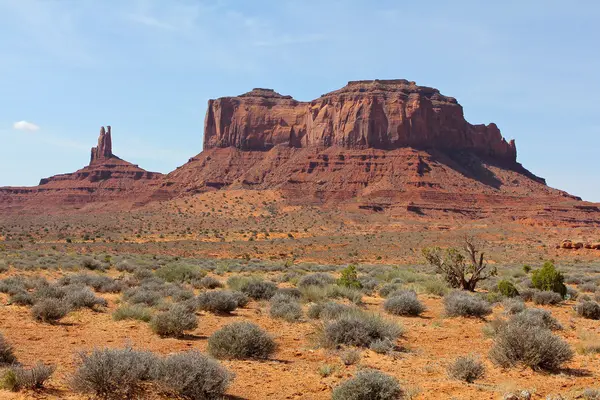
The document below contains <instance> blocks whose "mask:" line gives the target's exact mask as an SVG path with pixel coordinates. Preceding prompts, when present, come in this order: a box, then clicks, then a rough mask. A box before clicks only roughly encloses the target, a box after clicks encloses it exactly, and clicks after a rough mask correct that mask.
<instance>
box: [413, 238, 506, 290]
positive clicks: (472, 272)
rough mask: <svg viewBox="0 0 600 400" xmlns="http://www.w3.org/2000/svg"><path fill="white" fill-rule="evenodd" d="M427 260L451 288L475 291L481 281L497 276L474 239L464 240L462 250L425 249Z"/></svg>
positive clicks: (424, 253)
mask: <svg viewBox="0 0 600 400" xmlns="http://www.w3.org/2000/svg"><path fill="white" fill-rule="evenodd" d="M423 256H424V257H425V260H427V262H428V263H429V264H430V265H431V266H433V267H434V268H435V270H436V272H437V273H439V274H441V275H442V276H443V278H444V280H446V282H448V284H449V285H450V287H452V288H455V289H458V288H461V289H463V290H469V291H475V287H476V286H477V284H478V283H479V282H481V281H484V280H486V279H489V278H490V277H492V276H495V275H497V273H498V272H497V269H496V267H488V265H487V264H486V263H485V262H484V257H483V253H481V252H479V251H478V250H477V248H476V245H475V241H474V239H472V238H469V237H465V238H464V239H463V248H462V249H446V250H445V251H442V250H441V249H440V248H439V247H434V248H429V249H423Z"/></svg>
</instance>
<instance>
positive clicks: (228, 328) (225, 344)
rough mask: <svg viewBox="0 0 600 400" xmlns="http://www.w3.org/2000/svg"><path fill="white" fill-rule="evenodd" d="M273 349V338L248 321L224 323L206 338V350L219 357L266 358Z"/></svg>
mask: <svg viewBox="0 0 600 400" xmlns="http://www.w3.org/2000/svg"><path fill="white" fill-rule="evenodd" d="M275 349H276V345H275V341H274V340H273V338H272V337H271V336H270V335H269V334H268V333H267V332H265V331H263V330H262V329H261V328H260V327H258V326H257V325H255V324H253V323H250V322H234V323H232V324H229V325H225V326H224V327H223V328H221V329H219V330H218V331H216V332H215V333H213V334H212V335H211V336H210V338H208V352H209V353H210V354H211V355H212V356H213V357H216V358H219V359H246V358H263V359H266V358H269V357H270V356H271V355H272V354H273V353H274V352H275Z"/></svg>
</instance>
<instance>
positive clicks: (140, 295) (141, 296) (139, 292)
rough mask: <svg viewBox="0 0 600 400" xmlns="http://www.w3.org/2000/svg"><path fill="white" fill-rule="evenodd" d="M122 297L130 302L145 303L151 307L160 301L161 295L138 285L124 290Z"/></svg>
mask: <svg viewBox="0 0 600 400" xmlns="http://www.w3.org/2000/svg"><path fill="white" fill-rule="evenodd" d="M123 299H124V300H125V301H127V302H128V303H130V304H145V305H147V306H150V307H152V306H155V305H157V304H158V303H160V301H161V300H162V299H163V296H162V295H161V293H159V292H157V291H155V290H152V289H150V288H146V287H144V286H140V287H134V288H131V289H128V290H126V291H125V293H123Z"/></svg>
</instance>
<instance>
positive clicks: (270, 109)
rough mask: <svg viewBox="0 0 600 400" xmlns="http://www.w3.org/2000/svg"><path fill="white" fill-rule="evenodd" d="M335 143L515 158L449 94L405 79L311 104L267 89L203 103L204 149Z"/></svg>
mask: <svg viewBox="0 0 600 400" xmlns="http://www.w3.org/2000/svg"><path fill="white" fill-rule="evenodd" d="M277 145H286V146H290V147H295V148H305V147H319V148H327V147H331V146H338V147H341V148H345V149H367V148H373V149H382V150H393V149H398V148H402V147H413V148H418V149H438V150H443V151H448V152H452V151H472V152H474V153H476V154H478V155H480V156H484V157H492V158H494V159H496V160H498V161H504V162H506V163H509V164H514V163H516V158H517V150H516V147H515V142H514V140H511V141H510V142H507V141H506V140H505V139H504V138H503V137H502V135H501V134H500V130H499V129H498V127H497V126H496V125H495V124H489V125H471V124H469V123H468V122H467V121H465V119H464V115H463V109H462V107H461V106H460V105H459V104H458V102H457V101H456V99H454V98H453V97H448V96H444V95H442V94H440V92H439V91H438V90H437V89H433V88H429V87H424V86H418V85H416V84H415V82H409V81H407V80H404V79H398V80H371V81H354V82H349V83H348V85H347V86H345V87H343V88H342V89H340V90H336V91H334V92H331V93H328V94H325V95H323V96H321V97H319V98H318V99H316V100H313V101H310V102H299V101H296V100H294V99H293V98H292V97H290V96H282V95H280V94H279V93H276V92H275V91H273V90H271V89H254V90H252V91H251V92H248V93H246V94H243V95H241V96H238V97H223V98H220V99H217V100H210V101H209V102H208V112H207V114H206V119H205V124H204V149H210V148H215V147H230V146H231V147H235V148H238V149H241V150H261V151H264V150H268V149H271V148H272V147H274V146H277Z"/></svg>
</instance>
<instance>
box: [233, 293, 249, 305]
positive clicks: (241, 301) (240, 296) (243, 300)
mask: <svg viewBox="0 0 600 400" xmlns="http://www.w3.org/2000/svg"><path fill="white" fill-rule="evenodd" d="M231 295H232V296H233V298H234V300H235V301H236V303H237V306H238V307H239V308H243V307H246V306H247V305H248V302H249V301H250V299H249V298H248V295H246V293H242V292H238V291H235V290H234V291H232V292H231Z"/></svg>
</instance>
